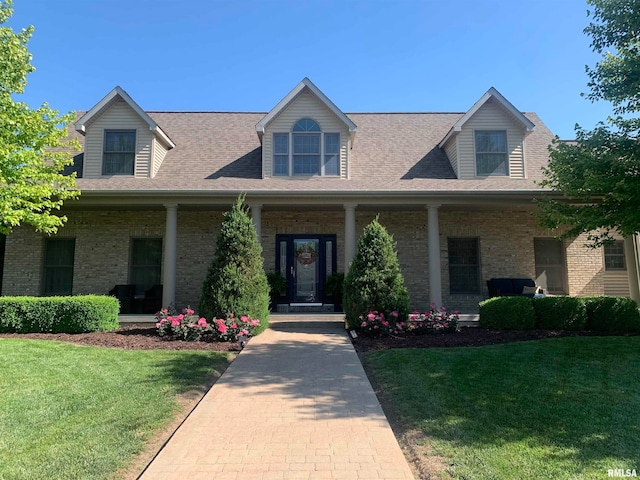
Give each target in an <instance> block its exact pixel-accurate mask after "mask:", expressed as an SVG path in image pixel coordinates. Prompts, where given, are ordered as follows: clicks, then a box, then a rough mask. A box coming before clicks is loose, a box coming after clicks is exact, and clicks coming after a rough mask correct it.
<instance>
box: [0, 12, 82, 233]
mask: <svg viewBox="0 0 640 480" xmlns="http://www.w3.org/2000/svg"><path fill="white" fill-rule="evenodd" d="M11 5H12V2H11V0H4V1H1V2H0V234H2V233H9V232H10V231H11V230H12V229H13V227H16V226H18V225H20V224H22V223H27V224H30V225H32V226H34V227H35V228H36V230H38V231H41V232H44V233H55V232H56V231H57V229H58V227H60V226H62V225H63V224H64V222H65V221H66V217H64V216H59V215H55V214H54V212H55V211H56V210H59V209H60V207H61V206H62V203H63V202H64V200H67V199H71V198H76V197H77V196H78V195H79V192H78V190H77V189H76V181H75V174H73V175H70V176H64V175H62V174H61V173H60V172H61V171H62V169H63V168H64V167H65V166H66V165H70V164H71V163H72V161H73V158H72V154H71V151H72V150H73V149H76V148H77V142H73V141H69V140H67V129H66V125H67V124H68V123H69V122H70V121H72V120H73V118H74V115H73V113H69V114H66V115H59V113H58V111H57V110H53V109H51V108H49V106H48V105H47V104H46V103H45V104H43V105H42V106H41V107H39V108H37V109H32V108H31V107H29V106H28V105H27V104H26V103H23V102H17V101H15V100H14V99H13V96H14V95H15V94H21V93H24V89H25V86H26V84H27V75H28V74H29V73H31V72H33V71H34V67H33V66H32V65H31V55H30V54H29V51H28V49H27V42H28V41H29V39H30V38H31V34H32V33H33V27H28V28H25V29H23V30H22V31H20V32H18V33H16V32H14V31H13V29H12V28H11V27H9V26H6V25H4V24H5V23H6V22H7V21H8V20H9V18H10V17H11V14H12V13H13V10H12V8H11Z"/></svg>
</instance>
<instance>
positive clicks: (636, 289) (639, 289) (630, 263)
mask: <svg viewBox="0 0 640 480" xmlns="http://www.w3.org/2000/svg"><path fill="white" fill-rule="evenodd" d="M639 247H640V244H639V243H638V236H637V235H634V236H632V237H626V238H625V239H624V258H625V262H626V266H627V274H628V275H629V296H630V297H631V298H632V299H633V300H635V301H636V303H638V304H639V305H640V286H639V285H638V283H640V276H639V275H638V263H639V261H640V256H639V254H640V250H639Z"/></svg>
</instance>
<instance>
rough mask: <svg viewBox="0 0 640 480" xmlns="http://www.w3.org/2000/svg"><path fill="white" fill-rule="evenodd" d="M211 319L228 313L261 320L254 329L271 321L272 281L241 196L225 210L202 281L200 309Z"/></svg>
mask: <svg viewBox="0 0 640 480" xmlns="http://www.w3.org/2000/svg"><path fill="white" fill-rule="evenodd" d="M198 313H199V314H200V315H201V316H203V317H205V318H207V319H209V320H211V319H214V318H225V317H226V316H227V314H229V313H234V314H236V316H238V315H248V316H251V317H253V318H257V319H259V320H260V327H259V329H258V330H257V331H255V333H259V332H261V331H262V330H264V329H265V328H267V325H268V321H269V284H268V283H267V276H266V274H265V272H264V265H263V262H262V247H261V246H260V244H259V243H258V237H257V235H256V230H255V228H254V227H253V223H252V222H251V217H250V216H249V214H248V212H247V208H246V206H245V205H244V198H243V197H242V196H240V197H238V200H237V201H236V203H234V204H233V206H232V207H231V210H229V211H228V212H226V213H225V215H224V220H223V222H222V225H221V226H220V234H219V235H218V240H217V242H216V253H215V257H214V258H213V261H212V262H211V265H210V266H209V271H208V272H207V278H206V279H205V281H204V283H203V285H202V297H201V298H200V308H199V312H198Z"/></svg>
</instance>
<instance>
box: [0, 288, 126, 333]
mask: <svg viewBox="0 0 640 480" xmlns="http://www.w3.org/2000/svg"><path fill="white" fill-rule="evenodd" d="M119 309H120V306H119V304H118V300H117V299H115V298H113V297H107V296H101V295H78V296H73V297H0V332H3V333H5V332H15V333H85V332H101V331H106V330H114V329H116V328H118V311H119Z"/></svg>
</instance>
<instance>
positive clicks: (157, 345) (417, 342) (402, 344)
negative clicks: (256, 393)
mask: <svg viewBox="0 0 640 480" xmlns="http://www.w3.org/2000/svg"><path fill="white" fill-rule="evenodd" d="M594 335H598V336H604V335H627V336H632V335H637V334H616V333H608V332H569V331H562V330H525V331H523V330H487V329H484V328H480V327H463V328H462V329H461V331H460V332H459V333H446V334H439V335H419V336H418V335H415V336H406V337H386V338H368V337H363V336H359V337H358V338H356V339H352V342H353V345H354V347H355V349H356V351H357V352H358V353H363V352H369V351H375V350H388V349H391V348H435V347H480V346H483V345H497V344H501V343H511V342H521V341H526V340H539V339H542V338H559V337H578V336H594ZM0 338H21V339H24V338H32V339H38V340H59V341H63V342H70V343H75V344H78V345H90V346H96V347H109V348H124V349H128V350H214V351H218V352H239V351H240V350H241V347H240V344H239V343H218V342H212V341H206V340H204V341H200V342H183V341H179V340H176V341H171V340H168V339H167V338H161V337H159V336H158V334H157V332H156V329H155V327H139V326H133V327H122V328H119V329H118V330H114V331H112V332H96V333H76V334H70V333H2V334H0Z"/></svg>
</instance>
